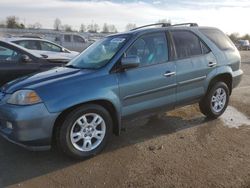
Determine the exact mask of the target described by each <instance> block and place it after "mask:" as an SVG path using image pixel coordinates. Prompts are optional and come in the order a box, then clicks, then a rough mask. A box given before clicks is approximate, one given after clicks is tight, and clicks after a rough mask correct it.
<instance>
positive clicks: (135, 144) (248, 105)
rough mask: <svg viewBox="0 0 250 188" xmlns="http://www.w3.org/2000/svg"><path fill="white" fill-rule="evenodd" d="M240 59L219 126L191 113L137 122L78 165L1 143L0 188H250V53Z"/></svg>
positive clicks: (194, 109) (192, 110) (185, 111)
mask: <svg viewBox="0 0 250 188" xmlns="http://www.w3.org/2000/svg"><path fill="white" fill-rule="evenodd" d="M241 54H242V69H243V70H244V73H245V74H244V77H243V81H242V82H241V84H240V86H239V87H238V88H237V89H235V90H234V91H233V94H232V97H231V101H230V106H229V108H228V110H227V111H226V112H225V114H224V115H223V116H222V117H221V118H219V119H217V120H212V121H209V120H207V119H205V117H204V116H203V115H202V114H201V113H200V112H199V111H198V107H197V105H192V106H187V107H184V108H180V109H177V110H175V111H171V112H168V113H166V114H161V115H160V116H159V117H158V118H148V119H140V120H136V121H134V122H132V123H130V124H129V125H128V127H129V128H128V129H127V131H126V132H123V133H122V135H121V136H120V137H116V136H113V137H112V139H111V141H110V143H109V145H108V147H107V148H106V149H105V151H104V152H102V153H101V154H99V155H98V156H96V157H93V158H91V159H88V160H85V161H81V162H79V161H72V160H71V159H69V158H67V157H65V156H63V155H61V154H60V153H58V152H57V151H48V152H29V151H26V150H24V149H22V148H20V147H18V146H15V145H13V144H10V143H8V142H7V141H5V140H3V139H2V138H0V187H6V186H10V187H41V188H44V187H46V188H48V187H107V188H111V187H116V188H117V187H131V188H133V187H161V188H162V187H171V188H172V187H199V188H200V187H232V188H237V187H242V188H245V187H250V120H249V119H248V118H250V52H242V53H241Z"/></svg>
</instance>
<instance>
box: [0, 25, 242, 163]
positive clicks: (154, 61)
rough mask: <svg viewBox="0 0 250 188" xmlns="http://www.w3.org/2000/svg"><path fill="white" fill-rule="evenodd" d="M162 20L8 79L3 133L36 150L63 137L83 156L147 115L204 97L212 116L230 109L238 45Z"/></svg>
mask: <svg viewBox="0 0 250 188" xmlns="http://www.w3.org/2000/svg"><path fill="white" fill-rule="evenodd" d="M154 25H155V24H154ZM158 25H160V26H161V25H162V27H160V28H148V27H146V26H145V27H144V28H139V29H134V30H132V31H130V32H126V33H122V34H115V35H111V36H108V37H105V38H103V39H102V40H100V41H98V42H96V43H94V44H93V45H92V46H90V47H89V48H87V49H86V50H85V51H84V52H83V53H82V54H81V55H80V56H78V57H77V58H75V59H74V60H72V61H71V62H69V63H68V64H67V65H66V66H65V67H61V68H56V69H52V70H49V71H47V72H43V73H38V74H35V75H33V76H30V77H26V78H23V79H20V80H17V81H14V82H10V83H8V84H6V85H5V86H4V87H2V88H1V94H0V96H1V97H0V101H1V102H0V133H1V135H3V137H5V138H6V139H8V140H10V141H11V142H13V143H17V144H18V145H21V146H24V147H26V148H29V149H33V150H34V149H36V150H37V149H49V148H50V146H51V145H52V143H53V142H52V141H55V142H56V143H57V145H58V146H59V147H60V148H61V149H62V151H64V152H65V153H66V154H68V155H69V156H72V157H75V158H80V159H82V158H85V157H90V156H93V155H95V154H97V153H99V152H100V151H101V150H102V149H103V148H104V146H105V145H106V144H107V140H108V138H109V137H110V135H111V134H112V133H114V134H117V135H119V134H120V132H121V129H122V128H123V126H124V124H123V122H124V121H125V120H127V119H131V118H136V117H138V116H139V115H142V116H146V115H148V114H152V113H158V112H159V111H166V110H171V109H174V108H176V107H179V106H183V105H186V104H192V103H196V102H199V106H200V110H201V112H202V113H203V114H204V115H206V116H207V117H209V118H217V117H219V116H220V115H222V113H223V112H224V111H225V109H226V108H227V105H228V101H229V97H230V95H231V93H232V89H233V88H234V87H236V86H237V85H238V84H239V82H240V80H241V77H242V74H243V72H242V70H241V69H240V63H241V60H240V54H239V52H238V50H237V49H236V47H235V46H234V45H233V43H232V42H231V40H230V39H229V38H228V37H227V36H226V35H225V34H224V33H223V32H222V31H220V30H218V29H216V28H210V27H198V26H197V25H196V24H190V26H189V25H188V24H183V25H181V24H179V25H172V26H169V25H165V24H158ZM176 26H178V27H176Z"/></svg>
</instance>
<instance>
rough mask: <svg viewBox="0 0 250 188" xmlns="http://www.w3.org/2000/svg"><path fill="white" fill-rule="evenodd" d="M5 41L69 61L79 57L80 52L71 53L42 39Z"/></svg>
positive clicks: (8, 39)
mask: <svg viewBox="0 0 250 188" xmlns="http://www.w3.org/2000/svg"><path fill="white" fill-rule="evenodd" d="M5 40H6V41H8V42H12V43H15V44H18V45H20V46H22V47H24V48H27V49H29V50H32V51H34V52H35V53H39V54H41V55H46V56H48V57H53V56H61V57H66V58H68V59H73V58H74V57H76V56H77V55H79V52H76V51H70V50H68V49H66V48H64V47H62V46H60V45H58V44H55V43H53V42H50V41H48V40H44V39H41V38H34V37H33V38H24V37H10V38H6V39H5Z"/></svg>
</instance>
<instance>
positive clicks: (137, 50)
mask: <svg viewBox="0 0 250 188" xmlns="http://www.w3.org/2000/svg"><path fill="white" fill-rule="evenodd" d="M126 55H127V56H131V55H137V56H138V57H139V58H140V62H141V66H142V65H150V64H156V63H162V62H166V61H168V47H167V40H166V36H165V34H163V33H158V34H153V35H146V36H143V37H141V38H139V39H137V41H136V42H135V43H134V44H133V45H132V46H131V47H130V49H129V50H128V51H127V53H126Z"/></svg>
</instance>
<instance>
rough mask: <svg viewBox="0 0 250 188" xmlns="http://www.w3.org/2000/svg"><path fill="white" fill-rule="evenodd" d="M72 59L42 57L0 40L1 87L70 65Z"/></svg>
mask: <svg viewBox="0 0 250 188" xmlns="http://www.w3.org/2000/svg"><path fill="white" fill-rule="evenodd" d="M70 60H71V58H67V57H63V56H53V57H52V56H51V57H48V56H46V55H41V54H39V53H35V52H34V51H32V50H27V49H25V48H23V47H21V46H18V45H16V44H14V43H11V42H7V41H5V40H1V39H0V86H2V85H4V84H5V83H7V82H9V81H12V80H14V79H16V78H19V77H22V76H25V75H29V74H31V73H36V72H41V71H45V70H48V69H51V68H53V67H58V66H62V65H64V64H65V63H68V62H69V61H70Z"/></svg>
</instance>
